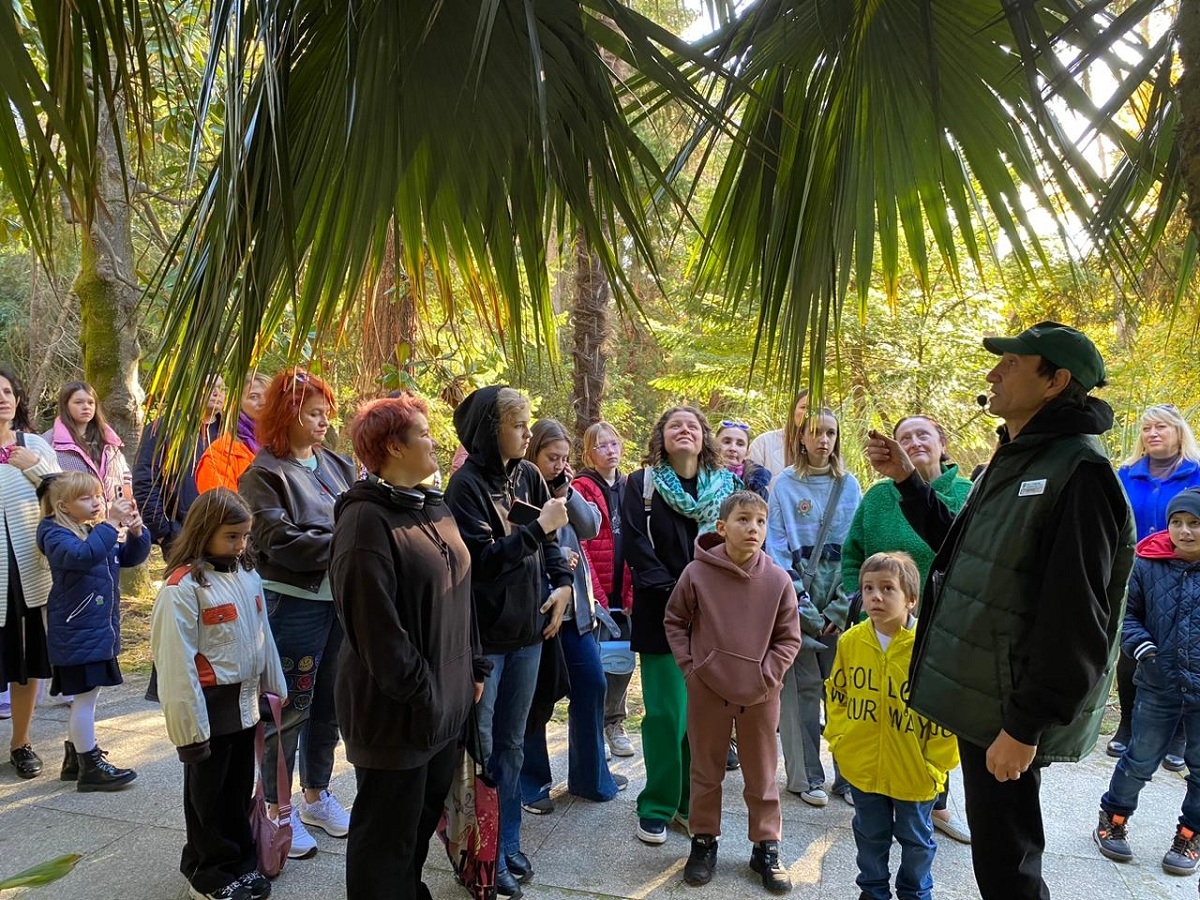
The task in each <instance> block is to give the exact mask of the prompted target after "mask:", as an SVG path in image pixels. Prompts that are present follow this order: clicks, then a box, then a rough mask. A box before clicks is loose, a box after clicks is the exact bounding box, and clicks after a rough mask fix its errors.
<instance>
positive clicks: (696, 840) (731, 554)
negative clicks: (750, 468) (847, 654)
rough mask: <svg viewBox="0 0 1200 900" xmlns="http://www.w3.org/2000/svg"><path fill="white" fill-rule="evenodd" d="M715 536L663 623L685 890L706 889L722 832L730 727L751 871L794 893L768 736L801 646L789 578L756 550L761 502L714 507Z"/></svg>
mask: <svg viewBox="0 0 1200 900" xmlns="http://www.w3.org/2000/svg"><path fill="white" fill-rule="evenodd" d="M719 515H720V518H719V520H718V521H717V531H716V534H703V535H701V536H700V537H698V538H697V539H696V553H695V558H694V559H693V560H692V562H690V563H689V564H688V566H687V568H685V569H684V570H683V575H682V576H680V578H679V582H678V583H677V584H676V586H675V590H674V591H673V592H672V593H671V599H670V601H669V602H668V603H667V611H666V617H665V619H664V624H665V627H666V632H667V640H668V642H669V643H670V645H671V652H672V653H673V654H674V655H675V661H676V662H677V663H678V664H679V667H680V668H681V669H682V670H683V675H684V678H685V679H686V680H687V690H688V701H687V731H688V741H689V743H690V744H691V756H692V762H691V773H690V774H691V815H690V817H689V827H690V830H691V832H692V835H693V836H692V850H691V855H690V856H689V857H688V861H687V864H686V865H685V866H684V869H683V878H684V881H686V882H687V883H688V884H691V885H702V884H707V883H708V882H709V881H710V880H711V879H712V875H713V868H714V867H715V866H716V861H717V838H718V836H719V835H720V833H721V782H722V781H723V780H724V778H725V759H726V755H727V752H728V749H729V739H730V736H731V735H732V732H733V727H734V723H735V722H736V723H737V737H738V752H739V754H740V756H741V762H742V775H743V778H744V779H745V785H746V787H745V791H744V792H743V796H744V797H745V799H746V806H747V810H748V812H749V814H750V828H749V831H750V835H749V836H750V840H751V841H752V842H753V844H754V848H753V850H752V851H751V855H750V868H751V869H753V870H754V871H755V872H757V873H758V874H759V875H761V876H762V881H763V886H764V887H766V888H767V890H769V891H771V892H772V893H775V894H784V893H787V892H788V891H790V890H791V889H792V882H791V879H790V878H789V877H788V873H787V869H786V868H785V867H784V866H783V865H782V864H781V863H780V861H779V840H780V837H781V834H782V817H781V814H780V810H779V785H778V783H777V782H776V780H775V772H776V769H777V767H778V764H779V757H778V748H777V744H776V741H775V732H776V730H777V729H778V727H779V688H780V685H781V684H782V683H783V676H784V673H785V672H787V670H788V668H789V667H790V666H791V664H792V662H793V661H794V660H795V658H796V654H797V653H798V652H799V650H800V618H799V615H798V613H797V609H796V592H795V590H793V588H792V582H791V578H790V576H789V575H788V574H787V573H786V572H784V571H783V569H781V568H779V567H778V566H777V565H775V563H774V562H772V560H771V558H770V557H769V556H767V555H766V554H765V553H763V552H762V545H763V541H764V540H766V535H767V504H766V503H765V502H764V501H763V499H762V498H761V497H759V496H758V494H755V493H752V492H750V491H738V492H736V493H734V494H731V495H730V496H729V497H727V498H726V499H725V501H724V502H723V503H722V504H721V511H720V514H719Z"/></svg>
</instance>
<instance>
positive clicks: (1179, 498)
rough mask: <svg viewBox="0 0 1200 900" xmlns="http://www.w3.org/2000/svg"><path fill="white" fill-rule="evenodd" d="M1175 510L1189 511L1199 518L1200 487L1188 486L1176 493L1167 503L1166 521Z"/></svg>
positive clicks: (1169, 519)
mask: <svg viewBox="0 0 1200 900" xmlns="http://www.w3.org/2000/svg"><path fill="white" fill-rule="evenodd" d="M1177 512H1186V513H1191V514H1192V515H1193V516H1195V517H1196V518H1197V519H1200V488H1188V489H1187V490H1186V491H1180V492H1179V493H1178V494H1176V495H1175V496H1174V497H1173V498H1172V500H1171V502H1170V503H1168V504H1167V521H1168V522H1169V521H1171V516H1173V515H1175V513H1177Z"/></svg>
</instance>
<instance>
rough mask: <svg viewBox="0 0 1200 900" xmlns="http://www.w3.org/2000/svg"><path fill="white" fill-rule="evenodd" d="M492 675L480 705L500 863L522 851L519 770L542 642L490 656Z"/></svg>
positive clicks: (503, 867) (499, 866) (481, 735)
mask: <svg viewBox="0 0 1200 900" xmlns="http://www.w3.org/2000/svg"><path fill="white" fill-rule="evenodd" d="M487 658H488V659H489V660H491V662H492V674H491V675H489V676H488V677H487V680H486V681H485V682H484V683H483V696H482V697H481V698H480V700H479V741H480V744H481V749H482V751H483V756H484V758H485V759H486V760H487V761H488V764H487V768H488V773H489V774H490V775H491V776H492V778H493V779H494V780H495V781H496V793H497V796H498V799H499V801H500V859H499V860H498V864H497V866H496V868H497V870H498V871H500V872H504V871H507V869H508V865H507V864H506V863H505V860H504V858H505V857H506V856H512V855H514V854H516V853H519V852H520V851H521V783H520V780H521V765H522V763H523V762H524V760H525V719H526V717H527V716H528V715H529V705H530V703H532V702H533V689H534V687H536V686H537V673H538V665H539V663H540V662H541V659H542V642H541V641H538V642H537V643H536V644H530V645H529V646H528V647H522V648H521V649H520V650H514V651H512V652H511V653H489V654H488V656H487Z"/></svg>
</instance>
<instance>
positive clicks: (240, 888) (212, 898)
mask: <svg viewBox="0 0 1200 900" xmlns="http://www.w3.org/2000/svg"><path fill="white" fill-rule="evenodd" d="M188 896H189V897H190V898H191V900H250V888H248V887H246V886H245V885H244V884H242V882H241V881H240V880H239V881H234V882H231V883H230V884H227V885H225V887H223V888H221V889H219V890H216V891H209V892H208V893H205V892H204V891H201V890H199V889H197V888H194V887H192V886H191V885H188Z"/></svg>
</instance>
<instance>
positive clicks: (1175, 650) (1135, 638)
mask: <svg viewBox="0 0 1200 900" xmlns="http://www.w3.org/2000/svg"><path fill="white" fill-rule="evenodd" d="M1121 649H1122V650H1123V651H1124V652H1125V653H1126V654H1127V655H1129V656H1132V657H1133V658H1134V659H1136V660H1138V663H1139V666H1138V673H1139V674H1138V675H1137V678H1138V683H1139V684H1143V683H1144V684H1146V685H1148V686H1150V687H1151V688H1153V689H1154V690H1157V691H1160V692H1167V693H1171V694H1180V695H1181V696H1185V697H1186V696H1187V694H1191V695H1192V696H1193V697H1195V696H1196V695H1197V694H1200V561H1193V562H1188V561H1187V560H1185V559H1183V558H1181V557H1180V556H1179V554H1178V553H1176V552H1175V547H1174V545H1173V544H1172V543H1171V535H1170V534H1169V533H1168V532H1166V531H1160V532H1157V533H1156V534H1152V535H1150V537H1148V538H1146V539H1145V540H1143V541H1141V542H1139V543H1138V545H1137V559H1136V560H1135V561H1134V563H1133V574H1132V575H1131V576H1130V578H1129V595H1128V598H1127V600H1126V606H1125V620H1124V622H1123V623H1122V628H1121ZM1184 692H1186V693H1184Z"/></svg>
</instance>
